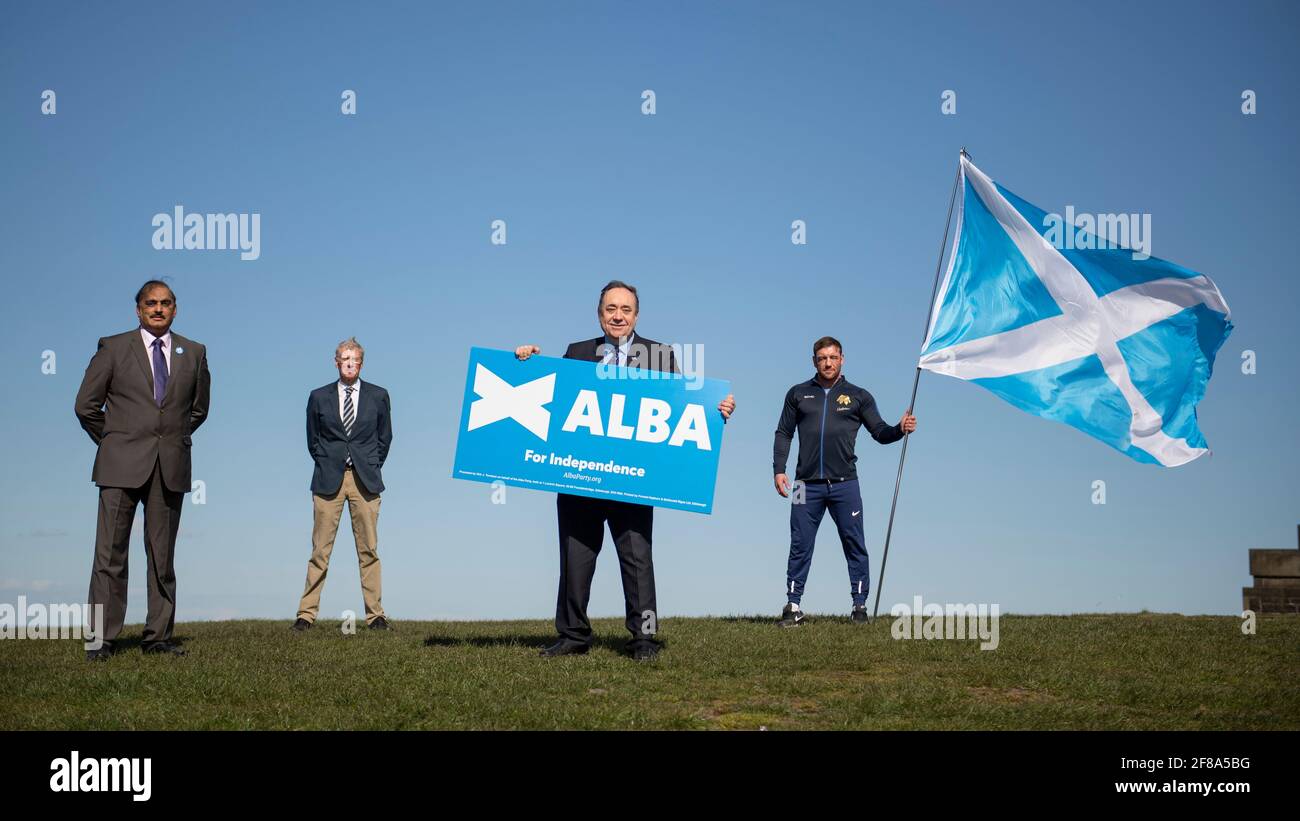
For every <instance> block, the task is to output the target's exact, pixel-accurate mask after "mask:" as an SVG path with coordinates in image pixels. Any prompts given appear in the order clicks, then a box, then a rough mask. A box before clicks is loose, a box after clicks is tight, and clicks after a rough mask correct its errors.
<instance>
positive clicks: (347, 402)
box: [343, 388, 357, 465]
mask: <svg viewBox="0 0 1300 821" xmlns="http://www.w3.org/2000/svg"><path fill="white" fill-rule="evenodd" d="M354 390H355V388H344V389H343V435H344V436H346V437H348V438H349V439H351V438H352V423H353V422H354V421H355V420H356V418H357V410H356V408H355V407H353V405H352V391H354ZM347 463H348V464H349V465H350V464H352V457H351V456H349V457H348V461H347Z"/></svg>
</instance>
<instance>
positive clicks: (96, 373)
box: [76, 280, 211, 661]
mask: <svg viewBox="0 0 1300 821" xmlns="http://www.w3.org/2000/svg"><path fill="white" fill-rule="evenodd" d="M135 305H136V307H135V312H136V316H138V317H139V319H140V327H138V328H133V329H131V330H129V331H127V332H126V333H121V334H116V335H114V336H106V337H103V338H102V339H100V340H99V350H98V351H96V352H95V356H94V357H93V358H92V359H91V360H90V365H88V366H87V367H86V375H85V376H84V377H83V378H82V380H81V390H79V391H78V392H77V406H76V412H77V419H78V420H79V421H80V422H81V427H83V428H84V429H85V430H86V433H88V434H90V439H91V441H93V442H94V443H95V444H96V445H97V446H98V447H99V452H98V453H97V454H96V456H95V468H94V471H93V472H92V473H91V479H92V480H93V481H94V482H95V484H97V485H99V520H98V524H97V526H96V531H95V563H94V568H93V569H92V571H91V574H90V596H89V602H88V603H89V605H90V608H89V610H90V612H91V613H92V614H93V613H95V612H96V610H97V605H98V606H102V607H103V618H102V622H101V619H99V618H97V617H92V619H91V622H92V623H91V629H92V631H93V633H94V636H95V637H96V638H97V639H102V640H103V645H102V646H101V647H100V648H98V649H96V650H88V651H87V652H86V659H87V660H88V661H98V660H103V659H107V658H108V657H109V656H110V655H112V653H113V642H114V640H116V639H117V635H118V633H120V632H121V631H122V622H123V621H124V620H125V619H126V581H127V558H128V554H129V551H128V545H129V542H130V539H131V524H132V520H133V519H134V518H135V509H136V506H137V505H138V504H140V503H141V502H143V503H144V548H145V558H146V560H147V565H148V571H149V584H148V590H149V609H148V613H147V616H146V618H145V625H144V636H143V640H142V642H141V649H142V650H143V651H144V652H145V653H166V654H171V655H178V656H179V655H184V654H185V651H184V650H182V649H181V648H180V645H178V644H176V643H175V642H173V641H172V627H173V624H174V623H175V621H176V572H175V566H174V564H173V554H174V550H175V547H176V533H177V531H178V529H179V528H180V521H181V505H182V503H183V502H184V500H185V494H186V493H188V492H189V491H190V435H191V434H192V433H194V431H195V430H197V429H198V427H199V425H201V424H203V420H204V419H206V418H207V416H208V392H209V387H210V385H211V377H210V376H209V375H208V357H207V349H206V348H204V347H203V345H201V344H199V343H198V342H195V341H193V340H191V339H186V338H185V337H183V336H181V335H180V334H176V333H172V331H171V326H172V321H173V320H174V319H175V318H176V294H175V293H173V292H172V289H171V288H170V287H169V286H168V285H167V284H166V283H165V282H159V281H158V280H149V281H148V282H146V283H145V284H144V285H143V286H142V287H141V288H140V290H139V291H138V292H137V293H136V295H135Z"/></svg>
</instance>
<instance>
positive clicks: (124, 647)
mask: <svg viewBox="0 0 1300 821" xmlns="http://www.w3.org/2000/svg"><path fill="white" fill-rule="evenodd" d="M189 640H190V636H181V635H177V636H172V637H171V638H170V639H168V641H171V642H172V643H174V644H179V645H181V646H184V645H185V642H187V641H189ZM106 643H107V642H106ZM142 644H144V637H143V636H141V635H139V634H132V635H129V636H122V635H119V636H118V637H117V638H115V639H113V641H112V645H113V655H117V654H118V653H125V652H127V651H128V650H137V651H138V650H139V649H140V646H141V645H142Z"/></svg>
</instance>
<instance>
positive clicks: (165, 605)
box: [87, 463, 185, 646]
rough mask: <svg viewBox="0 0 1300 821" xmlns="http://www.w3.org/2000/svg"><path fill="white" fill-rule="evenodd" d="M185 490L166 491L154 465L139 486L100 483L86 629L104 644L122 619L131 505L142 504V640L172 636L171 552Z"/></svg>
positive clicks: (173, 586)
mask: <svg viewBox="0 0 1300 821" xmlns="http://www.w3.org/2000/svg"><path fill="white" fill-rule="evenodd" d="M184 501H185V494H184V493H181V492H178V491H171V490H168V489H167V487H166V486H165V485H164V484H163V480H162V473H161V471H160V470H159V466H158V464H157V463H155V464H154V468H153V473H152V474H151V475H150V477H149V481H147V482H145V483H144V484H143V485H141V486H140V487H136V488H127V487H101V488H100V489H99V521H98V523H97V524H96V527H95V564H94V567H93V569H92V570H91V572H90V596H89V598H88V600H87V601H88V603H89V604H90V614H91V618H90V621H91V629H92V631H93V634H94V635H95V636H97V637H102V638H103V639H104V644H105V646H112V643H113V640H114V639H116V638H117V636H118V634H119V633H121V632H122V623H123V622H124V621H125V620H126V580H127V559H128V557H129V554H130V549H129V548H130V541H131V523H132V520H134V519H135V509H136V506H137V505H139V504H140V503H141V502H143V503H144V554H145V560H146V565H147V568H148V571H149V584H148V590H149V609H148V613H147V615H146V617H145V624H144V636H143V641H146V642H151V641H163V640H165V639H170V638H171V637H172V626H173V625H174V624H175V622H176V567H175V564H174V562H173V554H174V553H175V548H176V533H177V531H178V530H179V529H180V525H181V506H182V504H183V503H184ZM97 604H100V605H103V607H104V617H103V624H102V625H101V624H100V623H99V622H98V620H97V619H96V617H95V605H97Z"/></svg>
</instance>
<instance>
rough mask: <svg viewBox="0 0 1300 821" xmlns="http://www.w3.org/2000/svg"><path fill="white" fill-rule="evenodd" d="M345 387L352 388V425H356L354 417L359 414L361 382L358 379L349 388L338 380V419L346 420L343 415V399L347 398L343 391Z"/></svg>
mask: <svg viewBox="0 0 1300 821" xmlns="http://www.w3.org/2000/svg"><path fill="white" fill-rule="evenodd" d="M347 387H351V388H352V417H353V418H352V423H353V424H356V417H357V416H359V415H360V413H361V380H360V379H358V380H357V381H356V382H353V383H352V384H351V385H350V386H349V385H345V384H343V380H342V379H340V380H339V419H345V418H347V417H345V416H344V415H343V398H344V397H345V396H347V394H346V393H344V392H343V389H344V388H347Z"/></svg>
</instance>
